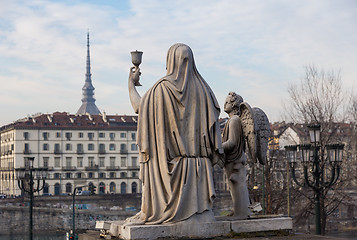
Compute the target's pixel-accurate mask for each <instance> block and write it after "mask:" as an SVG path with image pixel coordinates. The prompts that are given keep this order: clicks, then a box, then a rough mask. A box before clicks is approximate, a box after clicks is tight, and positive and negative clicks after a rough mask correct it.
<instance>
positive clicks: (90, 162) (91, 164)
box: [88, 157, 94, 167]
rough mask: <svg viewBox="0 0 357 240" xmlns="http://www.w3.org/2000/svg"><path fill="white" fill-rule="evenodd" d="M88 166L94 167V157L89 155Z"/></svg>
mask: <svg viewBox="0 0 357 240" xmlns="http://www.w3.org/2000/svg"><path fill="white" fill-rule="evenodd" d="M88 166H89V167H94V157H88Z"/></svg>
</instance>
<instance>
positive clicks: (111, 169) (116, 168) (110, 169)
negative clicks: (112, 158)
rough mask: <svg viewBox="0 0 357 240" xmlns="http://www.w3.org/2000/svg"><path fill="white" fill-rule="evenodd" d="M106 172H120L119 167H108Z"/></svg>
mask: <svg viewBox="0 0 357 240" xmlns="http://www.w3.org/2000/svg"><path fill="white" fill-rule="evenodd" d="M107 170H108V171H115V170H120V167H119V166H109V167H107Z"/></svg>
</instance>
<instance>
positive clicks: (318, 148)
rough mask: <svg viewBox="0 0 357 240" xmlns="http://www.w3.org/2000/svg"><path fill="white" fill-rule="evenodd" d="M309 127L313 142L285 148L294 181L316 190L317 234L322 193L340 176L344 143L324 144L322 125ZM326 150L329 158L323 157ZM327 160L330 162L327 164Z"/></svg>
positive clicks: (319, 229) (319, 231) (319, 228)
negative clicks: (299, 171) (299, 172)
mask: <svg viewBox="0 0 357 240" xmlns="http://www.w3.org/2000/svg"><path fill="white" fill-rule="evenodd" d="M308 129H309V135H310V141H311V144H301V145H289V146H285V150H286V153H287V159H288V161H289V165H290V167H291V175H292V178H293V179H294V182H295V183H296V184H297V185H298V186H300V187H305V186H306V185H307V186H308V187H310V188H312V190H313V191H314V203H315V225H316V234H319V235H321V214H320V209H321V206H320V198H321V193H322V191H323V189H326V188H330V187H331V186H332V185H334V184H335V183H336V182H337V180H338V178H339V175H340V169H341V162H342V154H343V148H344V144H327V145H325V146H323V145H322V144H321V140H320V135H321V131H320V125H319V124H315V125H309V126H308ZM325 151H326V152H327V158H326V159H322V158H323V156H324V153H325ZM297 153H299V157H297ZM320 156H322V157H320ZM298 159H300V160H301V162H302V165H303V175H304V180H303V182H304V183H303V184H302V183H300V182H299V181H298V180H297V177H296V174H295V170H296V165H297V160H298ZM327 160H328V162H329V164H325V162H326V161H327ZM328 166H330V171H331V172H330V179H328V180H327V179H325V178H327V174H325V173H326V172H327V171H325V170H326V169H325V168H327V167H328ZM309 174H310V175H312V178H311V177H309Z"/></svg>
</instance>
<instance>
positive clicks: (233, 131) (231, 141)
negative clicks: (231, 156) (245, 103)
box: [222, 119, 242, 153]
mask: <svg viewBox="0 0 357 240" xmlns="http://www.w3.org/2000/svg"><path fill="white" fill-rule="evenodd" d="M227 124H229V125H228V140H227V141H225V142H224V143H223V144H222V145H223V149H224V152H225V153H229V152H231V151H233V150H234V148H235V147H236V145H237V144H239V138H240V137H241V136H240V133H241V131H240V130H241V128H242V127H241V124H240V122H239V120H238V119H231V121H228V123H227Z"/></svg>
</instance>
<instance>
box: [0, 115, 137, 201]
mask: <svg viewBox="0 0 357 240" xmlns="http://www.w3.org/2000/svg"><path fill="white" fill-rule="evenodd" d="M136 127H137V117H136V116H120V115H110V116H109V115H108V116H106V115H105V114H101V115H90V114H86V115H74V114H68V113H59V112H56V113H53V114H37V115H36V116H33V117H28V118H26V119H22V120H18V121H16V122H14V123H12V124H9V125H6V126H3V127H2V128H1V129H0V193H3V194H6V195H9V196H11V195H13V196H17V195H21V191H20V189H19V188H18V185H17V179H16V173H15V169H16V168H23V167H25V166H26V164H28V163H27V160H26V159H27V157H34V158H35V161H34V167H46V168H48V176H47V179H46V186H45V187H44V189H43V190H42V191H41V192H40V194H53V195H60V194H70V193H72V192H73V189H74V187H76V186H81V185H88V184H94V185H95V186H96V187H97V191H96V192H97V193H99V194H104V193H139V192H141V183H140V182H139V161H138V150H137V145H136Z"/></svg>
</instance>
